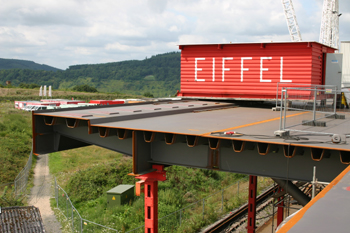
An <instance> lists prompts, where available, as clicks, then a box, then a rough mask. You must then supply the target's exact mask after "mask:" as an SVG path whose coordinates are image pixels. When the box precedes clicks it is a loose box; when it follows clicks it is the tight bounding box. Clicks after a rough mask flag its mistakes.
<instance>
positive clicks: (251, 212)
mask: <svg viewBox="0 0 350 233" xmlns="http://www.w3.org/2000/svg"><path fill="white" fill-rule="evenodd" d="M256 189H257V177H256V176H249V198H248V224H247V232H248V233H255V228H256V226H255V221H256Z"/></svg>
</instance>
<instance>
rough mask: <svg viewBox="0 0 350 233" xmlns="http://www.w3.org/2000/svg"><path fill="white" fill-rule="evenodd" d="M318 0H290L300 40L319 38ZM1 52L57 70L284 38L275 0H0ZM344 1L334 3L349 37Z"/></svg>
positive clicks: (349, 4)
mask: <svg viewBox="0 0 350 233" xmlns="http://www.w3.org/2000/svg"><path fill="white" fill-rule="evenodd" d="M322 2H323V0H294V1H293V3H294V8H295V11H296V15H297V20H298V23H299V27H300V31H301V34H302V37H303V40H312V41H318V35H319V30H320V23H321V15H322ZM0 4H1V8H0V51H1V57H4V58H18V59H27V60H33V61H35V62H38V63H46V64H48V65H51V66H55V67H58V68H63V69H65V68H67V67H68V66H69V65H75V64H84V63H103V62H106V61H108V62H112V61H122V60H127V59H144V58H145V57H146V56H148V57H149V56H151V55H155V54H159V53H164V52H169V51H176V50H178V47H177V45H178V44H187V43H223V42H230V41H231V42H260V41H289V40H290V37H289V34H288V29H287V23H286V20H285V18H284V13H283V8H282V4H281V2H280V1H276V0H265V1H256V0H245V1H241V0H220V1H217V0H192V1H187V0H177V1H167V0H147V1H144V0H133V1H123V0H101V1H92V0H60V1H57V0H26V1H21V0H12V1H5V0H0ZM349 11H350V2H349V1H347V0H340V12H342V13H343V15H342V16H341V17H340V36H341V38H340V39H341V40H350V39H349V36H350V35H349V33H350V30H349V25H350V24H349V23H350V13H349Z"/></svg>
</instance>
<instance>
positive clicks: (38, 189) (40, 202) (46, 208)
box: [28, 154, 62, 233]
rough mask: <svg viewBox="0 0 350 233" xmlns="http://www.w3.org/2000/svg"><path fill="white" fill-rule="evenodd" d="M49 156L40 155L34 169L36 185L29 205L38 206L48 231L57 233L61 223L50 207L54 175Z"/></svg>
mask: <svg viewBox="0 0 350 233" xmlns="http://www.w3.org/2000/svg"><path fill="white" fill-rule="evenodd" d="M48 162H49V156H48V155H47V154H45V155H40V156H39V157H38V158H37V163H36V166H35V169H34V187H33V188H32V190H31V193H30V196H29V201H28V203H29V205H33V206H35V207H38V208H39V210H40V213H41V217H42V219H43V222H44V227H45V230H46V232H49V233H56V232H62V231H61V224H60V223H59V222H58V221H57V219H56V217H55V215H54V213H53V211H52V210H51V207H50V197H51V196H54V194H53V193H52V191H51V190H52V188H51V185H52V177H51V175H50V173H49V166H48Z"/></svg>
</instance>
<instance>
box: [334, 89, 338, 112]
mask: <svg viewBox="0 0 350 233" xmlns="http://www.w3.org/2000/svg"><path fill="white" fill-rule="evenodd" d="M337 94H338V89H337V86H335V93H334V100H333V103H334V106H333V108H334V110H333V111H334V114H336V111H337Z"/></svg>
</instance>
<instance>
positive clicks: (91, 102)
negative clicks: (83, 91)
mask: <svg viewBox="0 0 350 233" xmlns="http://www.w3.org/2000/svg"><path fill="white" fill-rule="evenodd" d="M124 102H125V101H124V100H90V102H89V103H90V104H98V105H113V104H124Z"/></svg>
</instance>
